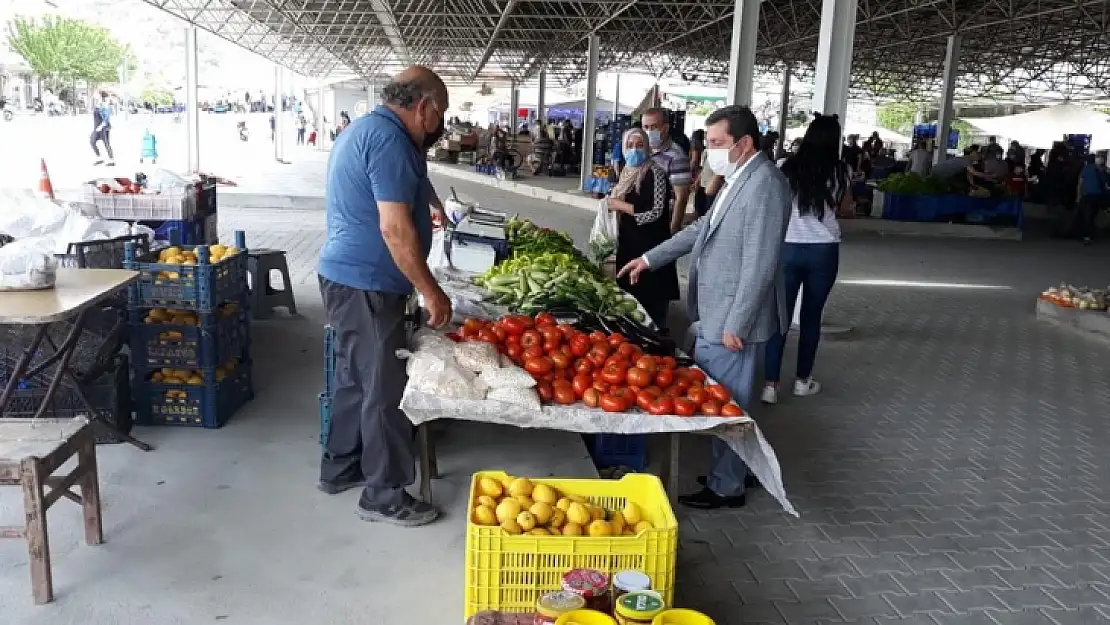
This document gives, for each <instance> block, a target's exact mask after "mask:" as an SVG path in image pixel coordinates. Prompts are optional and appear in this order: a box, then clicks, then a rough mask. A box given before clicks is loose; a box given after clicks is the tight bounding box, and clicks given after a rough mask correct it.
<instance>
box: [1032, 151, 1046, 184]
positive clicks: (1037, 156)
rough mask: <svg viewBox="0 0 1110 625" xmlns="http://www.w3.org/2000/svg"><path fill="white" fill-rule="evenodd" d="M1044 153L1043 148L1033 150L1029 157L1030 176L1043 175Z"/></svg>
mask: <svg viewBox="0 0 1110 625" xmlns="http://www.w3.org/2000/svg"><path fill="white" fill-rule="evenodd" d="M1044 155H1045V151H1044V148H1037V149H1036V150H1033V155H1032V156H1030V157H1029V177H1030V178H1040V177H1041V176H1043V175H1044Z"/></svg>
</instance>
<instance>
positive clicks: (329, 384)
mask: <svg viewBox="0 0 1110 625" xmlns="http://www.w3.org/2000/svg"><path fill="white" fill-rule="evenodd" d="M334 392H335V328H333V327H331V326H330V325H329V326H324V394H325V395H327V396H328V397H329V398H330V397H331V396H332V393H334Z"/></svg>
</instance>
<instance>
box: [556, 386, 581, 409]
mask: <svg viewBox="0 0 1110 625" xmlns="http://www.w3.org/2000/svg"><path fill="white" fill-rule="evenodd" d="M554 399H555V403H556V404H561V405H563V406H567V405H570V404H573V403H574V402H576V401H578V398H577V397H575V396H574V389H572V388H568V387H566V386H556V387H555V396H554Z"/></svg>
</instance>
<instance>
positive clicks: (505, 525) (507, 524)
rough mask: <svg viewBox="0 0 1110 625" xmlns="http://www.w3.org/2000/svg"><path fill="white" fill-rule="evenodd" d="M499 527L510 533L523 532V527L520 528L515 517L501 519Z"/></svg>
mask: <svg viewBox="0 0 1110 625" xmlns="http://www.w3.org/2000/svg"><path fill="white" fill-rule="evenodd" d="M501 529H503V530H505V531H506V532H508V533H510V534H523V533H524V528H522V527H521V526H520V524H519V523H517V522H516V519H505V520H504V521H501Z"/></svg>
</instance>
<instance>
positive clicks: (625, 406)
mask: <svg viewBox="0 0 1110 625" xmlns="http://www.w3.org/2000/svg"><path fill="white" fill-rule="evenodd" d="M458 337H459V338H460V339H461V340H471V341H485V342H487V343H491V344H493V345H494V346H496V347H497V349H498V351H499V352H501V353H502V354H505V355H506V356H508V358H509V359H510V360H512V361H513V363H515V364H516V365H517V366H519V367H521V368H523V369H524V370H525V371H527V372H528V373H529V374H531V375H532V377H533V378H535V379H536V391H537V392H538V393H539V396H540V400H541V401H543V402H544V403H554V404H560V405H571V404H575V403H578V402H582V403H584V404H586V405H587V406H589V407H590V408H600V409H601V410H604V411H605V412H627V411H629V410H631V409H632V408H633V407H638V408H640V409H641V410H643V411H645V412H647V413H649V414H653V415H678V416H682V417H690V416H694V415H704V416H723V417H739V416H741V415H743V414H744V411H743V410H742V409H741V408H740V406H738V405H737V404H736V403H735V402H733V401H732V397H731V395H730V394H729V392H728V390H727V389H726V388H725V387H723V386H721V385H720V384H712V383H707V382H708V380H707V379H706V376H705V373H704V372H703V371H701V370H700V369H696V368H693V367H679V366H677V365H676V363H675V359H674V358H671V357H669V356H668V357H659V356H651V355H647V354H645V353H644V351H643V350H642V349H640V347H639V346H637V345H634V344H632V343H629V342H628V341H627V340H626V339H625V338H624V337H623V336H621V335H620V334H605V333H604V332H592V333H590V334H586V333H585V332H581V331H579V330H578V329H576V328H575V327H574V326H572V325H568V324H561V323H558V322H557V321H556V320H555V318H554V317H552V316H551V315H549V314H547V313H539V314H538V315H536V316H535V317H529V316H527V315H506V316H504V317H502V318H500V319H498V320H497V321H495V322H493V323H488V322H485V321H482V320H479V319H467V320H466V322H465V323H464V324H463V326H462V327H461V328H460V329H459V332H458Z"/></svg>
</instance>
